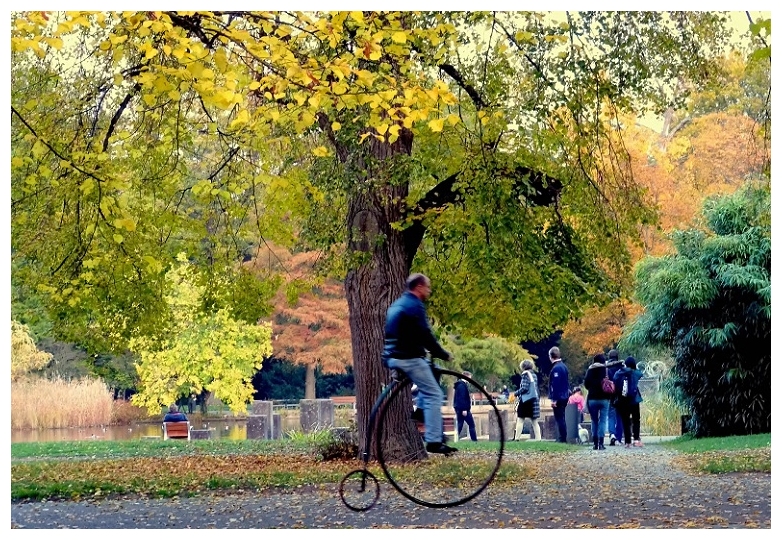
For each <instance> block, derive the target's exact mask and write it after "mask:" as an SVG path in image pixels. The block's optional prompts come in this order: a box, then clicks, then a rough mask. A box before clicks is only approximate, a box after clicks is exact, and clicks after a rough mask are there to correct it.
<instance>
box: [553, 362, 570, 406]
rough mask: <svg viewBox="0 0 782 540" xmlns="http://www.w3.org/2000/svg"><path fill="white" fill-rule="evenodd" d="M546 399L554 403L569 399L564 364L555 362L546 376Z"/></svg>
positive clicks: (568, 385) (566, 372) (568, 384)
mask: <svg viewBox="0 0 782 540" xmlns="http://www.w3.org/2000/svg"><path fill="white" fill-rule="evenodd" d="M548 381H549V387H548V397H549V399H551V400H554V401H563V400H566V399H567V398H569V397H570V383H569V382H568V369H567V366H566V365H565V362H562V361H560V362H556V363H555V364H554V365H553V366H551V371H550V372H549V375H548Z"/></svg>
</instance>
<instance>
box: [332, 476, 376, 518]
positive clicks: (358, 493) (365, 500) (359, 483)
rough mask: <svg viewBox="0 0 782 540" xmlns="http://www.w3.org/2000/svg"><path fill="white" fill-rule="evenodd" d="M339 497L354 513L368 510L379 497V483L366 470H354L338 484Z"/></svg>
mask: <svg viewBox="0 0 782 540" xmlns="http://www.w3.org/2000/svg"><path fill="white" fill-rule="evenodd" d="M339 496H340V497H341V498H342V502H343V503H345V506H347V507H348V508H350V509H351V510H355V511H356V512H364V511H366V510H369V509H370V508H372V507H373V506H375V503H376V502H377V500H378V498H379V497H380V483H379V482H378V481H377V478H376V477H375V475H374V474H372V473H371V472H369V471H368V470H366V469H356V470H355V471H351V472H349V473H348V474H346V475H345V477H344V478H343V479H342V482H340V483H339Z"/></svg>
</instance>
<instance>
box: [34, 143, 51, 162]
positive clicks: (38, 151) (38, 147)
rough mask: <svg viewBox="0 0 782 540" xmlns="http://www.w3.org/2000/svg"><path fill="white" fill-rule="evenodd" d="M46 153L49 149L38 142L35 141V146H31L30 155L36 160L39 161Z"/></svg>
mask: <svg viewBox="0 0 782 540" xmlns="http://www.w3.org/2000/svg"><path fill="white" fill-rule="evenodd" d="M48 151H49V149H48V148H47V146H46V145H45V144H43V143H42V142H41V141H40V140H36V141H35V144H34V145H33V148H32V154H33V156H34V157H35V158H36V159H39V158H40V157H41V156H43V155H44V154H45V153H46V152H48Z"/></svg>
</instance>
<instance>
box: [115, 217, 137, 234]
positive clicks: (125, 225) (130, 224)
mask: <svg viewBox="0 0 782 540" xmlns="http://www.w3.org/2000/svg"><path fill="white" fill-rule="evenodd" d="M114 226H115V227H116V228H118V229H125V230H126V231H129V232H133V231H135V230H136V222H135V220H133V219H131V218H119V219H115V220H114Z"/></svg>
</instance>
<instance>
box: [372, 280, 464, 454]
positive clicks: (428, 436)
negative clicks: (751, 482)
mask: <svg viewBox="0 0 782 540" xmlns="http://www.w3.org/2000/svg"><path fill="white" fill-rule="evenodd" d="M406 287H407V290H406V291H405V292H403V293H402V295H401V296H400V297H399V298H397V299H396V300H395V301H394V303H392V304H391V305H390V306H389V308H388V312H387V313H386V326H385V344H384V346H383V356H382V359H383V364H384V365H385V366H386V367H387V368H389V369H398V370H400V371H403V372H404V373H405V374H406V375H407V376H408V377H409V378H410V380H411V381H413V384H415V385H417V386H418V393H419V399H420V400H421V402H422V404H423V409H424V424H425V426H426V430H425V432H424V441H426V451H427V452H430V453H436V454H450V453H452V452H456V451H457V449H456V448H452V447H450V446H447V445H445V444H444V443H443V415H442V412H441V409H440V407H441V406H442V403H443V391H442V389H441V388H440V384H439V383H438V382H437V380H435V377H434V373H433V372H432V365H431V363H430V362H429V360H428V359H427V357H426V353H427V351H428V352H429V354H430V355H431V356H432V357H433V358H441V359H443V360H446V361H448V362H450V361H451V359H452V357H451V353H449V352H448V351H446V350H445V349H443V348H442V346H441V345H440V343H438V341H437V338H435V337H434V334H433V333H432V328H431V327H430V326H429V320H428V319H427V315H426V307H425V306H424V301H426V300H428V299H429V296H430V295H431V294H432V287H431V283H430V281H429V278H428V277H426V276H425V275H423V274H418V273H416V274H410V276H409V277H408V278H407V282H406Z"/></svg>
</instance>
